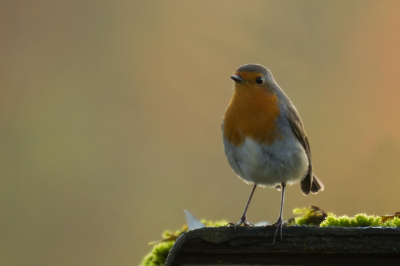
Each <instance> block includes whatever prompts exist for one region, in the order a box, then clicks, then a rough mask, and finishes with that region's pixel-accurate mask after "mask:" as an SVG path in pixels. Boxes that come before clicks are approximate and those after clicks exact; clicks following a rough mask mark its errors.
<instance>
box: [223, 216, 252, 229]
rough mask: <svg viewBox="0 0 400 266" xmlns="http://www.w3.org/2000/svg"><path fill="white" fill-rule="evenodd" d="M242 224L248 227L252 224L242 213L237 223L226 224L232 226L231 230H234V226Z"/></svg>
mask: <svg viewBox="0 0 400 266" xmlns="http://www.w3.org/2000/svg"><path fill="white" fill-rule="evenodd" d="M242 224H243V226H245V227H250V226H254V224H253V223H250V222H248V221H247V218H246V215H243V216H242V218H240V220H239V222H237V223H228V224H227V225H229V226H231V225H232V226H233V230H234V231H235V232H236V227H238V226H241V225H242Z"/></svg>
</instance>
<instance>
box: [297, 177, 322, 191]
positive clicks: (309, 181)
mask: <svg viewBox="0 0 400 266" xmlns="http://www.w3.org/2000/svg"><path fill="white" fill-rule="evenodd" d="M300 186H301V192H302V193H303V194H304V195H308V194H310V192H312V193H314V194H316V193H318V192H319V191H323V190H324V184H322V182H321V181H320V180H319V179H318V178H317V177H316V176H315V175H314V174H313V175H312V178H311V175H310V174H307V175H306V177H305V178H304V179H303V180H301V184H300Z"/></svg>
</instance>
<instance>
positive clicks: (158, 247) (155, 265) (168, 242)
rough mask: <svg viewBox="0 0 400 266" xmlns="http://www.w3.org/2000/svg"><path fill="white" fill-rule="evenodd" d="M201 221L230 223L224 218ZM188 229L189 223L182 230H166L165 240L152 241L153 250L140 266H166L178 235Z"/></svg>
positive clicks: (210, 223) (208, 223)
mask: <svg viewBox="0 0 400 266" xmlns="http://www.w3.org/2000/svg"><path fill="white" fill-rule="evenodd" d="M201 222H202V223H203V224H204V225H205V226H207V227H218V226H224V225H226V224H228V222H227V221H224V220H222V221H216V222H212V221H208V220H201ZM187 231H188V227H187V225H184V226H183V227H182V228H181V229H180V230H177V231H169V230H166V231H164V233H162V237H163V240H160V241H156V242H153V243H150V244H154V247H153V250H152V251H151V252H150V253H149V254H147V255H146V256H145V257H144V258H143V260H142V263H141V264H140V266H164V264H165V260H166V259H167V256H168V252H169V251H170V249H171V248H172V246H173V245H174V243H175V240H176V239H177V238H178V236H180V235H181V234H183V233H185V232H187Z"/></svg>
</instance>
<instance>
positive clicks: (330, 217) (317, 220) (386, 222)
mask: <svg viewBox="0 0 400 266" xmlns="http://www.w3.org/2000/svg"><path fill="white" fill-rule="evenodd" d="M293 213H295V214H301V215H302V216H301V217H296V218H295V219H293V220H292V221H289V222H288V224H289V225H314V226H318V225H319V226H321V227H327V226H338V227H367V226H382V227H400V213H396V214H395V215H387V216H382V217H380V216H375V215H366V214H365V213H361V214H357V215H355V216H354V217H348V216H346V215H344V216H339V217H338V216H336V215H334V214H332V213H328V214H326V213H325V212H324V211H323V210H321V209H320V208H318V207H317V206H310V207H309V208H303V209H294V210H293Z"/></svg>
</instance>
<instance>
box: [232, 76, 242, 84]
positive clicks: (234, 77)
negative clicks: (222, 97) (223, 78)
mask: <svg viewBox="0 0 400 266" xmlns="http://www.w3.org/2000/svg"><path fill="white" fill-rule="evenodd" d="M231 79H233V80H234V81H235V82H237V83H243V82H244V81H245V80H244V79H242V78H241V77H240V76H238V75H233V76H231Z"/></svg>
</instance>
